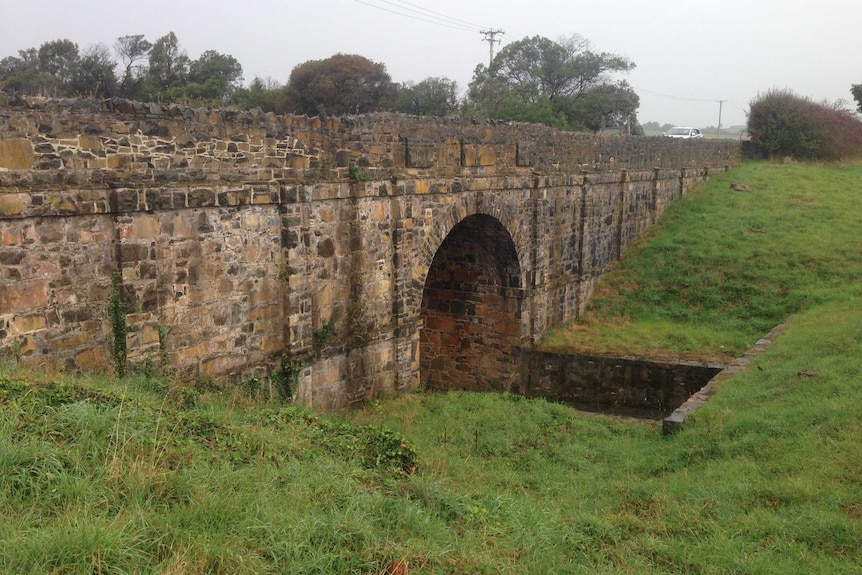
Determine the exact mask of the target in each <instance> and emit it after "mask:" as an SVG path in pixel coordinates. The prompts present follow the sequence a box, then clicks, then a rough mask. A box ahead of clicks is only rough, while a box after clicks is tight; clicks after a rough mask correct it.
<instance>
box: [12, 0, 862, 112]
mask: <svg viewBox="0 0 862 575" xmlns="http://www.w3.org/2000/svg"><path fill="white" fill-rule="evenodd" d="M421 9H424V10H430V11H431V13H428V12H425V13H424V14H423V13H422V12H421V11H420V12H417V10H421ZM409 16H413V18H411V17H409ZM423 20H428V21H423ZM860 23H862V1H860V0H819V1H817V2H814V1H810V0H809V1H802V0H605V1H601V0H592V1H591V2H579V1H577V0H531V1H528V2H515V1H514V0H471V1H464V0H435V1H433V2H431V1H427V0H266V1H265V0H230V1H228V0H172V1H166V0H147V1H140V0H138V1H135V2H128V1H126V0H113V1H105V0H0V58H3V57H5V56H16V55H17V53H18V50H19V49H25V48H38V47H39V46H40V45H41V44H42V43H44V42H47V41H51V40H57V39H64V38H65V39H69V40H72V41H73V42H76V43H77V44H78V45H79V47H80V48H81V49H84V48H85V47H87V46H89V45H91V44H94V43H103V44H106V45H108V46H112V45H113V42H114V40H115V39H116V38H117V37H118V36H123V35H129V34H144V35H145V36H146V38H147V39H148V40H150V41H151V42H152V41H154V40H156V39H157V38H159V37H160V36H163V35H165V34H167V33H168V32H171V31H173V32H174V33H175V34H176V35H177V38H178V39H179V42H180V45H181V47H182V48H183V49H185V50H186V52H187V53H188V55H189V57H191V58H192V59H194V58H196V57H198V56H199V55H200V54H201V53H202V52H203V51H204V50H215V51H217V52H220V53H222V54H229V55H231V56H233V57H234V58H236V59H237V60H238V61H239V62H240V64H242V66H243V70H244V76H245V80H246V83H248V82H249V81H250V80H251V79H252V78H254V76H256V75H257V76H260V77H262V78H266V77H270V78H272V79H274V80H277V81H278V82H279V83H281V84H284V83H286V82H287V79H288V76H289V75H290V71H291V70H292V69H293V67H294V66H296V65H297V64H300V63H302V62H305V61H307V60H319V59H323V58H327V57H329V56H331V55H333V54H335V53H338V52H342V53H347V54H360V55H362V56H365V57H367V58H369V59H371V60H374V61H377V62H383V63H384V64H385V65H386V67H387V70H388V71H389V73H390V75H391V76H392V79H393V80H394V81H396V82H405V81H408V80H412V81H414V82H419V81H421V80H423V79H425V78H427V77H429V76H444V77H447V78H450V79H452V80H456V81H457V82H458V84H459V86H460V87H461V89H462V90H464V89H466V87H467V84H468V83H469V82H470V80H471V78H472V75H473V69H474V68H475V66H476V65H477V64H478V63H487V61H488V48H489V45H488V43H487V42H485V41H483V37H482V35H481V34H480V33H479V31H480V30H487V29H501V30H504V31H505V35H504V36H502V40H503V44H502V46H505V45H506V44H507V43H509V42H512V41H514V40H519V39H521V38H524V37H525V36H534V35H540V36H545V37H547V38H551V39H553V40H556V39H558V38H559V37H560V36H563V35H570V34H580V35H582V36H584V37H585V38H587V39H589V40H590V41H591V42H592V43H593V48H594V49H596V50H599V51H605V52H612V53H616V54H619V55H623V56H627V57H628V58H630V59H631V60H633V61H634V63H635V64H636V65H637V68H636V69H635V70H634V71H632V72H630V73H628V74H626V75H623V76H621V78H624V79H626V80H627V81H628V82H629V83H630V84H631V85H632V86H633V87H634V88H635V89H636V90H637V91H638V93H639V95H640V98H641V106H640V110H639V113H638V118H639V120H640V121H641V122H647V121H657V122H659V123H662V124H663V123H671V124H678V125H694V126H700V127H706V126H710V125H715V124H717V122H718V113H719V104H718V100H725V101H726V102H725V103H724V104H723V106H722V125H723V126H724V127H730V126H732V125H736V124H744V123H745V119H746V117H745V112H746V110H747V108H748V103H749V102H750V101H751V99H752V98H754V97H756V95H757V94H758V92H765V91H767V90H769V89H772V88H781V89H784V88H788V89H791V90H793V91H795V92H796V93H797V94H799V95H802V96H808V97H812V98H814V99H816V100H828V101H830V102H833V101H835V100H838V99H843V100H846V101H848V102H852V96H851V94H850V85H851V84H853V83H857V84H858V83H862V62H860V59H859V58H860V54H862V33H860V32H859V25H860ZM495 49H496V50H499V49H500V45H497V46H495ZM848 107H854V106H850V105H849V104H848Z"/></svg>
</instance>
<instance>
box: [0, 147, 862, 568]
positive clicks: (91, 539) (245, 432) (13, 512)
mask: <svg viewBox="0 0 862 575" xmlns="http://www.w3.org/2000/svg"><path fill="white" fill-rule="evenodd" d="M787 174H790V175H791V177H790V178H789V179H790V181H797V180H800V181H804V182H807V185H801V184H800V185H799V186H796V187H793V188H784V187H778V188H769V186H771V184H770V182H771V181H772V179H773V178H786V177H787ZM729 180H741V181H744V182H745V183H748V184H749V185H751V186H752V188H754V191H753V192H750V193H747V194H744V195H743V194H740V195H739V196H737V193H735V192H733V193H731V192H729V191H728V190H727V187H728V185H729ZM860 180H862V172H860V171H859V169H858V168H849V169H846V170H845V169H825V168H824V169H821V168H808V167H800V166H774V165H769V164H754V165H746V166H744V167H743V168H741V169H740V170H738V171H736V172H733V173H732V174H731V175H730V176H728V178H727V179H722V178H719V179H716V180H713V181H712V182H711V183H709V184H708V185H707V186H705V187H704V188H702V189H700V190H698V191H696V192H694V193H693V194H692V195H691V196H690V197H689V198H687V199H686V200H685V201H684V202H682V203H681V204H680V205H679V206H680V207H679V208H676V207H675V208H674V210H672V212H670V213H669V214H668V216H669V217H668V218H667V220H666V224H667V225H668V226H671V227H672V226H673V225H679V224H674V222H675V221H679V220H686V218H689V217H692V216H687V215H686V213H687V212H691V213H693V214H695V216H696V217H697V218H699V219H700V221H701V222H702V225H701V226H700V228H701V230H700V231H701V233H702V234H705V235H708V234H712V233H713V232H711V231H709V228H711V227H712V226H717V225H721V226H728V225H729V226H730V227H729V228H728V229H729V230H731V231H734V230H735V232H733V233H729V234H727V237H728V240H727V241H737V242H740V244H744V243H746V241H747V240H746V238H747V236H748V235H749V234H755V235H757V237H758V238H760V240H761V241H762V243H761V245H762V246H763V248H762V249H763V250H764V253H763V254H762V255H760V256H758V257H759V258H760V259H758V260H757V261H758V262H760V263H761V265H758V266H754V268H757V267H763V266H766V267H769V266H772V267H775V268H786V270H785V271H784V272H782V274H789V275H782V277H786V278H791V279H792V278H796V277H797V276H798V277H802V276H807V275H808V274H809V272H808V271H803V270H800V269H797V268H798V267H805V268H809V267H811V268H814V269H817V270H819V272H818V274H819V275H818V277H819V278H820V280H821V281H819V282H813V283H810V284H808V283H804V282H801V281H799V282H796V280H794V281H793V282H791V281H789V279H788V282H787V283H786V284H785V285H784V286H783V287H784V288H786V289H789V290H790V291H788V292H787V294H786V295H784V296H782V297H781V298H780V299H781V305H778V304H775V305H776V308H775V309H773V305H769V304H768V302H767V301H765V300H766V299H768V298H764V301H763V302H762V303H759V304H758V303H756V302H758V301H760V300H758V299H757V298H756V297H755V295H756V294H755V293H754V291H753V290H743V289H742V287H739V288H736V291H734V292H733V293H737V294H739V297H736V298H735V299H733V298H727V300H725V299H724V297H725V296H724V295H723V292H722V291H721V290H717V291H716V294H717V295H716V296H714V297H712V298H708V301H712V302H716V303H718V302H721V305H719V306H718V307H721V308H726V309H727V310H729V311H730V312H731V315H732V316H733V317H732V318H731V319H727V320H724V323H722V322H721V321H718V320H719V319H720V317H721V313H720V312H719V311H710V312H708V310H707V308H708V306H707V305H706V304H703V305H700V306H696V308H695V309H696V310H698V311H697V312H696V313H697V314H701V315H698V316H697V317H705V318H714V319H715V321H716V322H718V323H719V326H718V327H715V326H712V325H711V324H705V326H704V327H705V328H709V329H715V330H717V331H716V333H727V334H734V335H732V336H727V338H726V340H725V341H727V342H728V344H726V345H738V346H739V347H744V346H745V345H746V344H747V343H748V339H747V338H750V337H756V335H757V334H759V333H760V332H761V329H765V328H766V327H771V326H772V325H773V324H775V323H778V321H780V320H781V319H783V316H782V314H784V313H785V311H786V312H787V313H790V312H792V313H793V318H792V320H791V321H790V323H789V326H788V328H787V329H786V330H785V332H784V333H783V334H782V335H781V336H780V337H779V338H778V339H777V341H776V342H775V344H774V345H773V347H772V348H771V349H770V350H769V351H768V352H767V353H765V354H764V355H762V356H760V357H759V358H758V359H757V361H756V364H755V365H753V366H752V368H751V369H749V370H747V371H746V372H744V373H742V374H741V375H739V376H738V377H736V378H734V379H733V380H732V381H730V382H728V383H727V384H725V385H724V386H723V387H722V389H721V390H720V392H719V393H718V394H717V395H716V396H714V397H713V399H712V400H711V401H710V402H709V403H708V404H707V405H706V406H705V407H704V408H703V409H701V410H700V411H699V412H697V414H696V416H695V417H694V418H693V420H689V423H688V424H687V426H686V428H685V429H683V431H682V432H681V433H680V434H678V435H676V436H674V437H671V438H663V437H662V436H661V431H660V430H659V429H658V428H656V427H654V426H651V425H647V424H640V423H631V422H625V421H621V420H618V419H615V418H611V417H604V416H599V417H585V416H583V415H581V414H579V413H577V412H575V411H573V410H571V409H569V408H567V407H565V406H561V405H554V404H549V403H547V402H545V401H541V400H525V399H523V398H520V397H517V396H505V395H494V394H460V393H453V394H448V395H438V394H426V393H418V394H414V395H409V396H403V397H396V398H391V399H386V400H382V401H379V402H372V403H371V404H369V405H368V406H367V407H366V408H365V409H363V410H361V411H359V412H353V413H347V414H340V415H338V414H336V415H327V416H323V415H319V414H314V413H311V412H308V411H307V410H305V409H303V408H301V407H299V406H295V405H281V404H271V405H262V404H261V403H259V402H258V401H255V400H252V399H250V398H247V397H245V396H244V395H243V394H242V393H240V392H236V393H227V392H222V391H219V390H216V389H212V388H208V387H206V386H204V385H201V384H198V385H186V386H184V385H181V384H179V383H177V382H167V381H161V380H158V379H150V378H144V377H129V378H126V379H124V380H122V381H119V382H118V381H113V380H110V379H101V378H83V379H81V378H73V377H71V376H66V375H62V374H61V375H56V376H45V375H39V374H33V373H28V372H26V371H24V370H21V369H19V368H16V367H14V366H10V365H3V366H2V367H0V572H3V573H34V574H35V573H81V574H85V573H86V574H88V575H92V574H95V573H100V574H107V573H117V574H122V573H136V574H148V573H153V574H156V573H159V574H179V573H183V574H186V573H201V574H203V573H231V574H249V575H251V574H266V573H272V574H275V573H320V574H324V573H326V574H330V573H367V574H380V573H387V572H392V571H396V570H397V569H398V568H399V567H398V565H399V564H400V565H402V566H404V565H408V566H409V568H408V570H407V571H406V572H409V573H425V574H430V573H436V574H441V573H453V574H454V573H489V574H490V573H494V574H496V573H505V574H516V573H518V574H520V573H531V574H544V573H547V574H551V573H555V574H556V573H592V574H639V575H651V574H665V573H676V574H681V573H691V574H699V575H705V574H725V573H748V574H759V573H763V574H767V573H769V574H783V573H786V574H794V575H795V574H798V573H830V574H850V573H859V572H860V571H862V548H860V545H859V541H860V540H862V491H860V489H859V486H860V484H862V449H860V448H859V446H860V445H862V422H860V418H859V417H858V414H857V411H858V410H857V406H858V405H859V404H860V403H862V373H860V372H862V366H860V363H859V361H858V358H859V357H862V303H860V301H862V300H860V298H859V296H860V295H862V294H860V293H859V291H860V288H859V286H857V285H854V284H855V283H858V282H853V281H852V280H853V279H854V278H858V275H854V274H855V273H856V272H858V269H859V267H858V264H859V261H858V259H857V257H858V256H856V255H855V254H854V253H853V250H852V249H850V248H852V247H853V245H855V246H856V247H858V243H857V244H851V245H850V246H846V248H844V247H842V246H840V245H837V244H836V243H835V242H832V241H831V240H830V239H829V238H828V237H827V236H830V235H834V234H836V233H842V234H845V235H846V237H848V238H851V239H852V241H854V242H858V239H857V238H858V237H862V224H860V222H859V219H858V218H857V219H855V220H854V218H853V216H852V214H847V213H844V212H847V211H851V210H850V207H851V206H853V207H854V209H855V206H854V202H853V196H858V193H859V192H858V191H857V190H856V187H857V186H858V182H859V181H860ZM767 188H769V189H770V190H771V191H770V192H768V193H767V192H766V191H764V190H766V189H767ZM832 188H839V189H838V190H837V191H836V190H833V189H832ZM818 193H819V194H823V195H818ZM793 195H796V196H798V197H799V199H798V200H797V201H792V200H791V199H790V196H793ZM712 196H718V197H719V198H720V199H721V200H722V201H718V202H717V203H716V205H717V206H718V207H721V209H724V208H725V207H726V205H727V203H728V202H731V203H736V202H743V201H745V202H748V203H747V208H746V209H745V210H743V211H744V212H746V213H753V212H757V211H760V207H759V204H760V203H764V202H765V203H773V205H774V206H775V211H779V210H783V209H790V211H789V213H788V214H786V215H785V216H784V217H785V218H788V221H790V222H792V223H796V224H797V225H807V222H806V221H805V218H804V217H801V216H799V215H796V204H801V205H803V206H809V207H810V212H811V214H810V217H812V218H817V219H818V220H819V221H828V222H834V223H835V231H830V230H832V228H831V227H830V228H828V229H825V230H824V229H820V230H819V233H818V234H817V235H815V236H813V237H811V238H810V239H809V241H808V242H804V241H800V242H799V245H797V246H795V247H793V246H788V242H787V241H784V242H782V241H778V242H776V241H773V239H772V238H771V236H772V235H773V234H778V233H783V232H782V231H781V230H782V226H778V225H774V224H773V223H772V222H773V220H772V219H769V218H772V217H777V214H775V215H770V216H769V217H767V215H766V212H769V210H766V211H764V215H763V216H762V217H763V218H766V219H764V220H763V222H762V227H761V228H760V231H752V230H750V229H748V228H749V227H750V226H752V225H755V224H756V222H757V220H756V219H746V218H747V217H746V218H743V220H739V221H734V222H733V223H732V224H728V223H725V222H724V221H723V218H719V217H717V216H711V215H710V214H709V209H708V207H707V206H709V205H710V204H711V203H713V202H716V201H715V200H714V199H713V197H712ZM827 197H834V199H835V201H836V202H839V205H841V206H843V207H842V208H841V209H836V208H835V207H834V206H832V203H831V201H827V200H826V198H827ZM700 202H704V203H700ZM716 209H717V208H716ZM826 213H828V214H832V216H833V217H830V218H825V219H821V216H822V215H824V214H826ZM740 217H742V216H740ZM743 221H747V222H748V226H743ZM853 221H856V224H857V225H858V227H857V228H856V230H857V231H856V234H855V235H853V234H851V233H850V230H851V228H852V226H853V225H854V224H853V223H852V222H853ZM664 227H665V224H663V225H662V228H661V229H656V230H655V232H654V236H655V237H656V238H657V239H660V238H661V237H662V235H663V234H665V233H666V232H665V231H663V230H664ZM684 229H688V228H684ZM812 231H815V230H812ZM688 233H690V232H687V234H688ZM716 237H718V236H716ZM721 237H723V236H721ZM663 241H665V242H668V243H667V244H666V245H669V246H672V247H673V249H671V248H666V251H667V250H669V251H670V253H673V254H675V253H677V252H676V250H677V249H681V248H679V245H681V244H685V243H687V242H690V241H694V238H690V237H688V235H687V236H686V237H685V238H679V239H678V240H676V241H674V240H672V238H671V237H670V236H667V237H666V239H664V240H663ZM809 244H810V245H809ZM651 245H652V243H651V242H645V243H644V244H643V245H642V246H641V247H640V248H637V249H633V250H632V251H630V252H629V256H627V262H628V261H629V259H630V258H634V257H635V254H636V252H637V251H641V250H649V249H652V248H651V247H650V246H651ZM817 245H820V246H822V247H824V250H825V251H824V252H823V253H822V254H819V253H818V251H817V250H816V249H815V248H814V246H817ZM704 246H705V247H706V246H708V243H707V244H704ZM785 247H788V249H785ZM773 248H780V249H778V251H777V252H775V253H772V254H769V253H766V250H767V249H773ZM836 252H838V253H839V255H836ZM722 253H724V250H722ZM856 253H858V252H856ZM783 254H790V256H791V257H793V258H799V257H800V255H801V254H807V255H810V257H811V258H812V259H811V260H810V262H808V263H806V264H805V265H801V264H800V265H797V264H793V265H791V264H783V265H782V264H780V263H778V262H779V261H780V260H782V258H784V257H785V256H784V255H783ZM840 254H844V256H840ZM728 257H729V256H728ZM839 257H840V259H836V258H839ZM672 259H673V260H674V261H676V260H678V259H684V258H679V257H674V258H672ZM806 261H807V260H806ZM854 262H855V263H854ZM626 265H630V263H627V264H626ZM736 266H737V267H736V268H734V269H740V270H741V269H746V270H750V269H752V267H751V266H747V265H746V266H742V264H741V262H740V263H738V264H736ZM854 266H855V267H854ZM694 269H697V270H700V271H701V272H704V273H705V272H712V271H715V270H714V268H713V267H712V266H699V267H697V266H696V267H695V268H694ZM629 273H630V274H633V272H629ZM746 273H749V272H746ZM750 273H754V271H752V272H750ZM794 274H796V275H794ZM731 275H732V274H728V277H730V276H731ZM768 275H772V274H771V273H770V274H768ZM679 281H682V280H681V279H680V280H679ZM691 281H694V282H704V280H701V279H698V278H697V274H693V275H692V277H691ZM712 281H715V280H712ZM627 283H628V285H632V286H634V285H641V284H644V285H646V284H647V280H645V279H640V277H639V276H636V275H630V276H629V280H628V282H627ZM742 283H743V282H742V280H739V285H740V286H741V284H742ZM704 285H711V283H710V282H705V284H704ZM771 286H772V284H769V283H764V284H760V288H761V290H772V289H775V290H776V291H775V292H770V293H772V295H773V296H774V297H775V298H778V297H779V296H778V292H777V290H778V289H779V288H777V287H776V288H773V287H771ZM803 286H806V287H803ZM655 289H658V288H657V287H656V288H655ZM675 289H677V290H679V289H680V287H679V286H678V287H677V288H675ZM692 289H693V288H692ZM632 291H633V293H634V292H636V291H637V290H632ZM603 293H604V294H605V295H604V296H603V297H605V298H609V300H611V301H616V302H617V303H615V304H614V306H616V307H614V306H610V307H609V308H608V309H614V310H620V311H613V312H612V313H611V312H608V314H609V315H608V317H625V318H627V319H628V321H629V323H630V325H634V324H636V323H637V322H638V321H639V318H640V317H641V316H640V314H639V313H636V311H635V310H636V309H638V307H637V306H635V303H637V302H638V301H640V300H643V298H642V297H639V296H632V297H633V299H632V300H631V301H632V302H634V303H632V309H630V310H628V311H626V309H625V307H624V305H623V304H622V303H620V302H619V301H617V300H615V299H614V298H612V297H611V296H610V295H609V293H610V292H609V291H608V292H603ZM743 296H744V297H743ZM692 297H694V295H693V294H690V295H689V296H688V299H689V300H690V299H691V298H692ZM672 299H673V298H672V297H671V296H669V295H667V296H662V297H661V298H659V299H658V301H660V302H664V303H662V304H661V305H655V304H648V303H647V302H641V303H640V304H639V306H640V308H643V309H645V310H647V311H648V312H649V313H651V314H653V316H654V317H658V318H659V319H656V320H654V321H656V322H658V321H663V322H666V323H667V324H668V325H672V324H673V323H674V321H679V318H676V319H675V320H674V321H671V320H670V319H666V318H663V315H662V314H666V315H667V317H669V318H674V317H676V315H678V314H676V315H675V314H673V313H670V312H669V311H662V310H671V309H674V307H673V306H672V301H671V300H672ZM752 302H753V303H752ZM788 302H789V303H788ZM729 304H733V305H729ZM749 305H750V306H751V307H752V309H751V310H750V311H748V312H746V311H744V309H745V306H749ZM782 306H783V307H782ZM680 307H683V308H684V307H686V306H680ZM596 309H599V308H596ZM656 309H658V310H659V311H655V310H656ZM758 310H760V311H758ZM762 310H771V311H769V312H768V313H765V312H763V311H762ZM691 313H692V314H693V313H694V312H691ZM710 314H711V315H710ZM771 314H774V317H773V315H771ZM745 317H750V318H760V319H759V320H758V321H761V322H762V323H763V326H764V328H760V327H754V328H746V327H745V323H746V322H745ZM687 321H688V323H689V324H690V325H692V326H694V325H696V322H695V320H694V319H693V316H692V315H690V316H689V319H688V320H687ZM668 329H671V328H668ZM692 329H693V328H692ZM746 329H748V330H749V331H746ZM700 337H701V336H698V338H700ZM737 339H739V342H738V343H733V342H736V340H737ZM703 341H707V342H708V341H709V338H708V337H704V338H703ZM664 345H665V344H661V345H657V346H656V348H658V347H662V346H664ZM692 348H693V349H695V348H696V347H695V346H692ZM700 349H704V348H700ZM706 349H712V348H706ZM400 572H401V573H404V572H405V571H404V570H403V569H402V570H401V571H400Z"/></svg>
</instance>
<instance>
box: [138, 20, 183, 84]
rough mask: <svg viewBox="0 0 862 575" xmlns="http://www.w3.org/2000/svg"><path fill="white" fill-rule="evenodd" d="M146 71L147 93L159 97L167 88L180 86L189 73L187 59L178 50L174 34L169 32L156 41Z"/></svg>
mask: <svg viewBox="0 0 862 575" xmlns="http://www.w3.org/2000/svg"><path fill="white" fill-rule="evenodd" d="M149 64H150V65H149V69H148V70H147V83H148V84H149V86H147V88H148V91H153V90H155V91H156V92H157V94H156V95H157V96H161V95H162V94H163V93H164V92H166V91H167V90H168V89H169V88H174V87H177V86H182V85H183V84H185V82H186V78H187V77H188V72H189V57H188V56H187V55H186V53H185V51H183V50H181V49H180V43H179V40H177V36H176V34H174V33H173V32H169V33H167V34H165V35H164V36H162V37H161V38H159V39H158V40H156V41H155V42H154V43H153V47H152V48H151V49H150V55H149Z"/></svg>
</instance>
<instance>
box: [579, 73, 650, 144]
mask: <svg viewBox="0 0 862 575" xmlns="http://www.w3.org/2000/svg"><path fill="white" fill-rule="evenodd" d="M566 104H568V105H570V106H572V109H569V110H566V116H567V117H569V118H578V119H579V122H580V124H581V125H583V126H584V127H585V128H587V129H588V130H592V131H594V132H597V131H599V130H601V129H603V128H608V127H620V128H627V129H629V130H630V131H633V132H634V133H642V132H643V130H642V128H640V125H639V124H638V122H637V109H638V106H639V105H640V98H639V97H638V95H637V93H635V91H634V90H632V89H631V87H630V86H629V85H628V83H626V82H624V81H623V82H619V83H617V84H602V85H599V86H596V87H594V88H593V89H592V90H589V91H587V92H584V93H583V94H582V96H581V97H579V98H573V99H569V100H568V101H567V102H566ZM564 109H565V108H564Z"/></svg>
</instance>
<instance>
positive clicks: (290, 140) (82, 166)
mask: <svg viewBox="0 0 862 575" xmlns="http://www.w3.org/2000/svg"><path fill="white" fill-rule="evenodd" d="M0 146H2V147H0V188H5V191H8V190H10V189H15V188H23V189H24V190H25V191H29V190H30V189H31V188H33V187H34V186H36V187H38V186H51V187H56V186H65V187H91V186H96V187H100V186H103V187H116V186H118V185H122V186H127V187H128V186H134V187H154V186H158V185H160V184H165V183H174V182H176V183H184V184H200V183H205V182H225V183H239V182H272V181H277V182H280V183H299V182H317V181H319V182H332V181H337V180H346V179H349V178H350V176H351V174H352V175H353V176H354V179H356V178H357V177H359V179H364V180H369V181H370V180H377V181H387V180H391V179H392V178H404V177H420V176H421V177H448V176H453V175H463V174H474V175H493V174H496V175H506V174H517V173H523V172H525V171H527V172H530V171H537V172H541V173H567V174H577V173H580V172H581V171H589V172H609V171H610V172H613V171H620V170H628V171H637V170H651V169H653V168H671V169H676V170H678V169H680V168H688V169H691V170H699V169H701V168H704V167H707V166H711V167H717V166H724V165H735V164H736V163H738V162H739V160H740V147H739V144H738V142H734V141H727V140H720V141H709V140H701V141H679V140H671V139H666V138H664V139H663V138H632V137H629V138H625V137H597V136H593V135H590V134H583V133H572V132H560V131H558V130H554V129H552V128H548V127H546V126H542V125H536V124H523V123H510V122H505V123H504V122H473V121H469V120H456V119H443V118H427V117H415V116H405V115H401V114H370V115H363V116H347V117H340V118H329V119H321V118H317V117H314V118H308V117H305V116H277V115H275V114H271V113H269V114H265V113H262V112H260V111H250V112H239V111H232V110H211V109H204V108H198V109H192V108H185V107H181V106H177V105H170V106H162V105H159V104H142V103H139V102H130V101H126V100H118V99H112V100H106V101H96V100H89V99H88V100H44V101H43V100H38V99H31V100H28V101H26V102H25V101H23V100H19V99H13V98H10V97H9V96H6V95H4V94H2V93H0ZM351 170H352V171H351Z"/></svg>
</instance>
